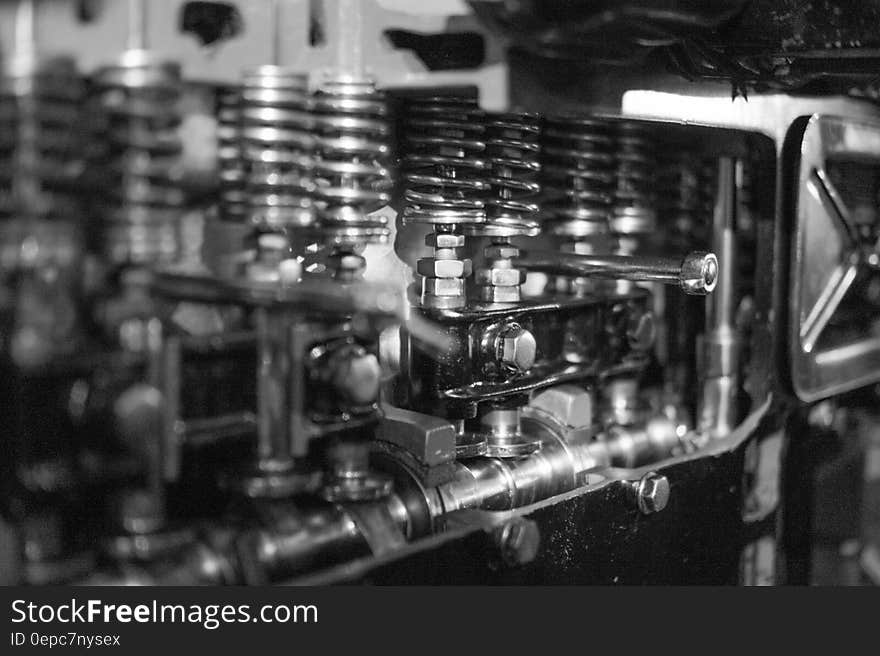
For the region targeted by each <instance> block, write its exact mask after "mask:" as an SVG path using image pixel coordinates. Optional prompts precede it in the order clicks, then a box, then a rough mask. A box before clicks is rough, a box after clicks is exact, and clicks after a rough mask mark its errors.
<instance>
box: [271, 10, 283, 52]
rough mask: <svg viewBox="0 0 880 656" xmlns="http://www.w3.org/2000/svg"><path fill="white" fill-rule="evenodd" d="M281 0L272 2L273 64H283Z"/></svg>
mask: <svg viewBox="0 0 880 656" xmlns="http://www.w3.org/2000/svg"><path fill="white" fill-rule="evenodd" d="M281 31H282V28H281V0H272V54H271V57H272V64H274V65H276V66H278V65H279V64H281Z"/></svg>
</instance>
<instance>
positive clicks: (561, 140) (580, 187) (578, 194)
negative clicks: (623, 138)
mask: <svg viewBox="0 0 880 656" xmlns="http://www.w3.org/2000/svg"><path fill="white" fill-rule="evenodd" d="M613 145H614V141H613V138H612V134H611V130H610V127H609V125H608V123H607V121H604V120H602V119H599V118H592V117H554V118H548V119H547V120H546V122H545V127H544V134H543V140H542V157H543V161H542V169H541V170H542V176H541V178H542V183H543V187H544V207H545V212H546V217H547V218H546V222H547V225H546V226H545V231H546V232H549V233H550V234H554V235H558V236H560V237H564V238H567V239H569V240H571V241H599V242H603V241H606V240H607V238H608V235H609V232H610V221H611V217H612V211H613V201H614V183H615V181H616V179H617V178H616V172H615V168H614V155H613V152H612V147H613Z"/></svg>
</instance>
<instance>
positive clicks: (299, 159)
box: [240, 65, 315, 233]
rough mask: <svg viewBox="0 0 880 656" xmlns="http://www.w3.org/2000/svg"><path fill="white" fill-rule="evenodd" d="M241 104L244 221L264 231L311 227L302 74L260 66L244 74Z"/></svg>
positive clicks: (308, 118)
mask: <svg viewBox="0 0 880 656" xmlns="http://www.w3.org/2000/svg"><path fill="white" fill-rule="evenodd" d="M240 102H241V105H240V135H241V141H240V152H241V157H242V162H241V167H242V168H243V175H244V196H245V201H244V205H245V212H246V214H247V220H248V221H249V222H250V223H251V224H252V225H253V226H254V227H255V228H256V229H257V230H258V231H262V232H281V233H289V232H291V231H295V230H299V229H304V228H311V227H312V226H313V225H314V222H315V201H314V198H313V195H314V187H315V185H314V180H313V161H312V153H313V150H314V140H313V137H312V134H311V132H312V125H313V120H312V115H311V113H310V111H309V93H308V80H307V78H306V76H305V75H302V74H300V73H294V72H292V71H290V70H288V69H285V68H282V67H279V66H271V65H267V66H261V67H259V68H257V69H255V70H254V71H250V72H247V73H246V74H245V75H244V77H243V83H242V86H241V101H240Z"/></svg>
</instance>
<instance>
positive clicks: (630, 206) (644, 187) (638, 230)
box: [611, 121, 657, 252]
mask: <svg viewBox="0 0 880 656" xmlns="http://www.w3.org/2000/svg"><path fill="white" fill-rule="evenodd" d="M615 127H616V138H615V144H616V148H615V151H616V152H615V160H616V177H617V187H616V189H615V191H614V215H613V219H612V221H611V230H612V232H613V233H614V234H615V235H616V236H617V238H618V240H619V241H621V242H625V241H637V240H638V239H639V237H640V236H642V235H647V234H651V233H653V232H654V230H655V228H656V224H657V215H656V210H655V207H654V185H655V180H654V171H655V169H656V161H655V157H654V151H655V145H654V143H653V141H652V140H651V137H650V135H649V132H648V128H647V126H644V125H641V124H639V123H634V122H632V121H621V122H619V123H617V124H616V126H615ZM632 248H634V246H632ZM623 250H624V251H625V252H628V251H629V250H630V249H628V248H627V247H626V246H623Z"/></svg>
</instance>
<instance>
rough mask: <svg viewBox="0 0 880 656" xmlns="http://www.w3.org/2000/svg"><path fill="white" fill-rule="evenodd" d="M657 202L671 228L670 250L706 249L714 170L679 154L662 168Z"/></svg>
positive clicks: (694, 156)
mask: <svg viewBox="0 0 880 656" xmlns="http://www.w3.org/2000/svg"><path fill="white" fill-rule="evenodd" d="M658 178H659V180H658V187H659V189H660V190H662V192H661V194H660V198H659V199H658V203H659V210H660V215H661V219H662V221H663V225H664V226H668V227H669V232H668V234H669V236H670V242H671V244H670V245H671V246H673V247H675V248H676V249H678V250H682V249H687V248H705V247H706V246H707V239H708V234H707V229H708V224H709V220H710V217H711V216H712V188H711V184H712V176H711V169H709V168H707V166H706V163H705V162H704V161H703V160H702V159H700V158H699V156H697V155H695V154H693V153H687V152H683V153H678V154H675V155H671V156H669V157H668V158H665V161H663V162H662V163H661V165H660V173H659V176H658Z"/></svg>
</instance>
